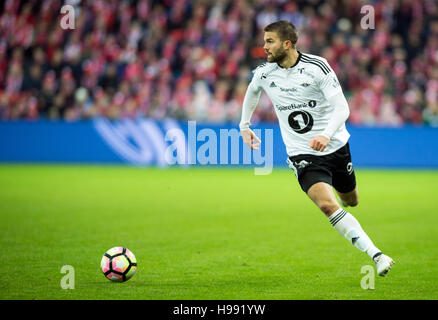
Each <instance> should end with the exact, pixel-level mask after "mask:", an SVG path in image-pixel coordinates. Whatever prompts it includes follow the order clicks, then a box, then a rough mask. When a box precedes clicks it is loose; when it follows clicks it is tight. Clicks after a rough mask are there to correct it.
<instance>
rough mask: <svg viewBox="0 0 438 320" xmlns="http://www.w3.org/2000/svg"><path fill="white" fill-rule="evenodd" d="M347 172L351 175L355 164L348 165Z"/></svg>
mask: <svg viewBox="0 0 438 320" xmlns="http://www.w3.org/2000/svg"><path fill="white" fill-rule="evenodd" d="M347 171H348V174H351V173H352V172H353V164H352V163H351V162H349V163H348V164H347Z"/></svg>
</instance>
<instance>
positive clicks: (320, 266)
mask: <svg viewBox="0 0 438 320" xmlns="http://www.w3.org/2000/svg"><path fill="white" fill-rule="evenodd" d="M356 175H357V179H358V186H359V193H360V203H359V206H358V207H355V208H351V209H350V212H351V213H352V214H353V215H355V216H356V217H357V219H358V220H359V222H360V223H361V225H362V226H363V227H364V229H365V231H366V232H367V233H368V234H369V235H370V237H371V238H372V239H373V240H374V242H375V244H376V245H377V246H378V247H379V248H381V249H382V250H383V251H384V252H386V253H387V254H389V255H390V256H391V257H393V258H394V260H395V261H396V265H395V266H394V267H393V269H392V271H391V272H390V274H389V276H388V277H385V278H381V277H378V276H377V275H376V279H375V289H374V290H364V289H362V288H361V286H360V282H361V279H362V277H364V276H365V274H361V268H362V267H363V266H365V265H373V263H372V261H371V260H370V259H369V258H368V256H367V255H366V254H364V253H361V252H359V251H358V250H357V249H356V248H354V247H353V245H352V244H350V243H348V241H346V240H345V239H343V238H342V237H341V236H340V235H339V234H338V233H337V232H336V231H335V230H334V229H333V228H332V227H331V225H330V223H329V222H328V220H327V219H326V218H325V217H324V215H323V214H322V213H321V212H319V210H318V209H317V208H316V207H315V206H314V204H313V203H311V201H310V200H309V199H308V198H307V197H306V195H305V194H304V193H303V192H302V191H301V189H300V188H299V185H298V183H297V181H296V179H295V177H294V175H293V174H292V172H291V171H289V170H286V169H284V170H283V169H282V170H274V171H273V173H272V174H270V175H266V176H256V175H254V171H253V170H252V169H225V168H214V169H212V168H190V169H184V168H172V169H158V168H136V167H123V166H121V167H118V166H61V165H54V166H51V165H41V166H37V165H1V166H0V247H1V263H0V275H1V277H2V279H1V281H0V299H168V300H173V299H189V300H191V299H193V300H196V299H207V300H209V299H245V300H252V299H268V300H277V299H283V300H286V299H287V300H289V299H438V290H437V287H436V279H437V275H438V270H437V269H438V264H437V261H438V246H437V242H438V232H437V225H438V205H437V203H438V202H437V197H438V194H437V190H438V188H437V185H438V183H437V181H438V171H396V170H394V171H371V170H357V171H356ZM114 246H125V247H127V248H129V249H130V250H132V251H133V252H134V254H135V255H136V257H137V260H138V266H139V267H138V270H137V273H136V274H135V276H134V277H133V278H132V279H131V280H129V281H127V282H125V283H112V282H110V281H108V280H107V279H105V277H104V276H103V274H102V273H101V271H100V259H101V257H102V254H103V253H104V252H105V251H106V250H107V249H109V248H111V247H114ZM63 265H71V266H73V267H74V268H75V289H74V290H63V289H62V288H61V287H60V281H61V278H62V277H63V276H64V274H61V272H60V270H61V267H62V266H63ZM373 267H374V265H373Z"/></svg>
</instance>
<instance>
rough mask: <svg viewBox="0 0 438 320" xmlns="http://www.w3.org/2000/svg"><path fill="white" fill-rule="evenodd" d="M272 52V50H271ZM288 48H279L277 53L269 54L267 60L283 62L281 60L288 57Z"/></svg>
mask: <svg viewBox="0 0 438 320" xmlns="http://www.w3.org/2000/svg"><path fill="white" fill-rule="evenodd" d="M271 53H272V52H271ZM286 56H287V55H286V50H284V49H283V50H282V49H279V50H278V52H277V54H275V55H274V54H273V53H272V54H271V55H270V56H268V57H267V59H266V60H267V61H268V62H277V63H279V62H281V61H283V60H284V59H285V58H286Z"/></svg>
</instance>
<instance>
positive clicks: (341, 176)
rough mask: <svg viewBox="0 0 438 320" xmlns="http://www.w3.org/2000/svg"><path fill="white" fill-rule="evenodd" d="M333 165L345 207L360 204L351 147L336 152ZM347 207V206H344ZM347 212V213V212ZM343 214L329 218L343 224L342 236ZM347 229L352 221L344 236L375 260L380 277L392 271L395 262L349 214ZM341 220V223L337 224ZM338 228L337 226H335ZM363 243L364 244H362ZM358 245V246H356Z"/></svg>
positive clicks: (334, 182)
mask: <svg viewBox="0 0 438 320" xmlns="http://www.w3.org/2000/svg"><path fill="white" fill-rule="evenodd" d="M333 160H334V161H333V165H334V170H333V171H332V182H333V187H334V188H335V189H336V192H337V194H338V195H339V198H340V202H341V203H342V204H343V205H344V204H346V205H349V206H352V207H354V206H356V205H357V204H358V203H359V196H358V190H357V185H356V175H355V172H354V169H353V164H352V162H351V154H350V146H349V144H348V143H347V144H346V145H345V146H344V147H343V148H341V149H339V150H338V151H337V152H335V156H334V157H333ZM344 207H345V205H344ZM345 212H346V211H345ZM341 215H342V212H341V214H340V215H339V216H335V215H333V218H332V217H331V218H329V219H330V222H331V223H332V225H333V224H334V223H337V224H339V223H341V226H338V227H340V229H341V231H340V230H338V231H339V232H340V233H341V234H342V232H344V231H342V228H343V227H344V226H343V225H342V224H343V222H342V220H344V219H345V218H342V217H341ZM346 217H347V228H348V220H351V221H350V223H351V226H350V227H352V228H353V229H351V230H350V231H348V230H347V231H346V232H347V233H350V234H344V236H345V237H346V238H347V239H349V240H350V241H352V242H353V244H354V245H355V246H356V247H358V248H359V249H360V250H362V251H365V252H367V253H368V255H369V256H370V257H372V258H373V260H374V262H375V263H376V267H377V273H378V275H380V276H384V275H386V273H387V272H388V271H389V270H390V269H391V266H392V265H393V264H394V261H393V260H392V259H391V258H390V257H388V256H387V255H385V254H382V252H380V250H379V249H377V248H376V247H375V246H374V244H373V242H372V241H371V240H370V239H369V237H368V235H367V234H366V233H365V232H364V231H363V229H362V227H361V226H360V224H359V222H358V221H357V220H356V219H355V218H354V217H353V216H352V215H351V214H350V213H348V212H347V214H346ZM339 219H341V221H339V222H337V221H338V220H339ZM335 228H336V226H335ZM355 233H358V234H359V238H357V236H356V235H355ZM361 242H362V243H361ZM356 244H357V245H356Z"/></svg>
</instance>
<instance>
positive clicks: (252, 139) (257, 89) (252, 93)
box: [239, 73, 262, 150]
mask: <svg viewBox="0 0 438 320" xmlns="http://www.w3.org/2000/svg"><path fill="white" fill-rule="evenodd" d="M258 80H259V76H258V75H257V73H256V74H254V77H253V79H252V81H251V82H250V84H249V86H248V88H247V89H246V93H245V98H244V99H243V106H242V117H241V120H240V123H239V128H240V134H241V135H242V139H243V142H244V143H245V144H246V145H247V146H248V147H250V148H251V149H255V150H257V149H258V148H259V145H260V143H261V141H260V139H259V138H258V137H257V135H256V134H255V133H254V132H253V131H252V130H251V129H250V128H249V126H250V125H251V122H250V120H251V116H252V114H253V113H254V110H255V108H256V107H257V104H258V103H259V100H260V95H261V93H262V88H261V86H260V85H259V83H258Z"/></svg>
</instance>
